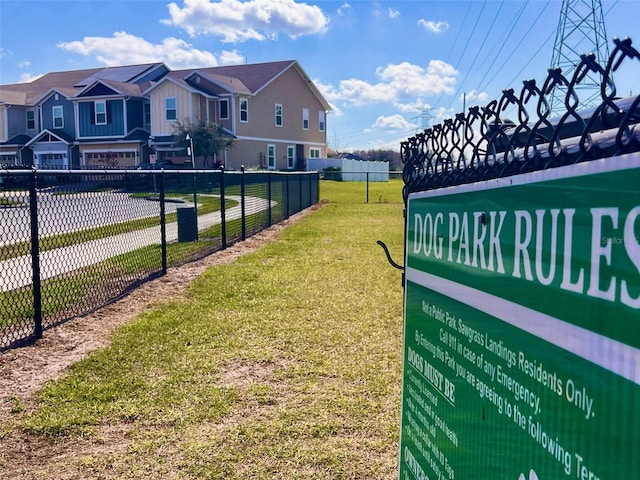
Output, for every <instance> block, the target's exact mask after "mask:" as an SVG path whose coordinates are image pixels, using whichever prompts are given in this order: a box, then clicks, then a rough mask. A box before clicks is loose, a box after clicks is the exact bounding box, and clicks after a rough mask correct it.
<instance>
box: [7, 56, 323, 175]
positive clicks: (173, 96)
mask: <svg viewBox="0 0 640 480" xmlns="http://www.w3.org/2000/svg"><path fill="white" fill-rule="evenodd" d="M329 110H330V106H329V104H328V103H327V102H326V100H325V99H324V98H323V96H322V94H321V93H320V92H319V90H318V89H317V88H316V87H315V85H314V84H313V82H312V81H311V79H310V78H309V77H308V76H307V75H306V73H305V72H304V71H303V70H302V68H301V67H300V65H299V64H298V62H297V61H295V60H289V61H280V62H269V63H261V64H246V65H235V66H223V67H212V68H201V69H190V70H177V71H170V70H169V69H168V68H167V67H166V66H165V65H164V64H162V63H153V64H145V65H130V66H123V67H109V68H95V69H87V70H77V71H69V72H54V73H49V74H47V75H44V76H43V77H40V78H38V79H37V80H34V81H33V82H30V83H24V84H13V85H2V86H0V164H5V165H6V164H9V165H34V166H36V167H39V168H63V169H67V168H132V167H135V166H137V165H139V164H140V163H142V162H146V161H149V160H150V159H151V158H153V159H157V160H158V161H161V160H169V161H172V162H174V163H177V164H182V163H184V162H185V161H188V160H190V159H189V158H188V156H187V151H186V149H185V148H184V146H181V145H177V144H175V139H174V136H173V134H174V132H175V127H176V122H178V121H179V122H186V123H196V122H198V121H200V120H205V121H207V122H214V123H218V124H219V125H222V126H223V127H224V128H225V130H226V131H227V132H228V134H229V135H232V136H233V137H234V138H235V142H234V145H233V147H232V148H230V149H229V150H228V151H225V152H219V153H218V155H217V157H216V158H206V159H205V158H196V159H195V161H196V162H195V163H196V167H199V168H211V167H214V166H217V165H219V164H223V165H224V166H225V167H226V168H232V169H238V168H240V166H241V165H245V166H246V167H255V166H258V167H262V168H268V169H282V170H285V169H294V168H303V166H304V161H305V160H306V159H307V158H318V157H324V156H326V148H327V147H326V129H327V127H326V115H327V113H328V112H329ZM152 154H153V155H154V156H153V157H151V155H152Z"/></svg>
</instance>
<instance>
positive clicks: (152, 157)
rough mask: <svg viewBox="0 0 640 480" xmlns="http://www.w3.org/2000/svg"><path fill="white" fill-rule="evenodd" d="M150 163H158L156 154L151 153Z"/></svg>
mask: <svg viewBox="0 0 640 480" xmlns="http://www.w3.org/2000/svg"><path fill="white" fill-rule="evenodd" d="M149 163H150V164H151V165H154V164H155V163H156V156H155V155H154V154H151V155H149Z"/></svg>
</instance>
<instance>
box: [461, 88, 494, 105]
mask: <svg viewBox="0 0 640 480" xmlns="http://www.w3.org/2000/svg"><path fill="white" fill-rule="evenodd" d="M459 100H460V103H463V102H466V104H467V105H469V103H471V102H475V103H485V102H488V101H489V94H488V93H487V92H478V91H477V90H471V91H470V92H466V93H461V94H460V97H459Z"/></svg>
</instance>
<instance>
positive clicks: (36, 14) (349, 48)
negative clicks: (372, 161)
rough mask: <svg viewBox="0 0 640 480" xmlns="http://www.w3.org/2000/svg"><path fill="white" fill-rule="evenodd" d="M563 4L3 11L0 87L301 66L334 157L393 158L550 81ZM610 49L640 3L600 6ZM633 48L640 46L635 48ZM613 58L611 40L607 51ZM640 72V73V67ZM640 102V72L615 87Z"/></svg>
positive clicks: (59, 1)
mask: <svg viewBox="0 0 640 480" xmlns="http://www.w3.org/2000/svg"><path fill="white" fill-rule="evenodd" d="M561 6H562V2H561V1H560V0H550V1H546V0H528V1H527V0H504V1H499V0H490V1H484V0H473V1H463V0H448V1H447V0H445V1H431V0H414V1H360V0H347V1H313V0H308V1H306V2H301V1H294V0H221V1H219V0H216V1H213V0H174V1H171V2H168V1H166V0H165V1H157V0H124V1H118V0H115V1H114V0H76V1H63V0H47V1H40V0H21V1H16V0H0V84H8V83H18V82H25V81H30V79H33V78H35V77H37V76H39V75H42V74H44V73H47V72H50V71H62V70H74V69H83V68H93V67H97V66H104V65H107V66H114V65H129V64H136V63H149V62H156V61H162V62H165V63H166V64H167V65H168V66H169V67H170V68H175V69H178V68H180V69H182V68H191V67H201V66H215V65H225V64H233V63H257V62H268V61H276V60H289V59H295V60H298V61H299V62H300V64H301V66H302V68H303V69H304V70H305V71H306V72H307V74H308V75H309V76H310V77H311V78H312V79H313V80H314V82H315V83H316V84H317V85H318V87H319V88H320V89H321V91H322V92H323V93H324V95H325V96H326V98H327V100H328V101H329V102H330V103H331V105H332V106H333V108H334V110H333V112H332V113H331V114H330V115H329V117H328V119H327V127H328V130H327V136H328V142H329V145H330V146H331V147H332V148H334V149H337V150H341V151H352V150H355V149H374V148H392V149H394V150H397V149H398V148H399V143H400V141H402V140H404V139H406V138H407V137H410V136H413V135H414V134H415V133H416V132H417V131H419V130H421V129H422V127H423V125H424V122H425V121H428V122H429V123H430V124H434V123H439V122H440V121H441V120H442V119H443V118H445V117H447V116H448V117H451V116H452V115H453V114H455V113H456V112H460V111H462V109H463V99H464V100H465V101H466V106H469V105H473V104H479V105H484V104H486V103H487V102H488V101H490V100H492V99H494V98H498V97H499V95H500V93H501V91H502V90H503V89H505V88H516V90H517V91H519V89H520V87H521V85H522V80H525V79H529V78H535V79H537V80H538V81H540V82H542V81H543V80H544V78H545V77H546V72H547V69H548V68H549V65H550V61H551V56H552V52H553V44H554V39H555V33H556V30H557V26H558V19H559V17H560V10H561ZM602 6H603V11H604V12H605V13H606V15H605V25H606V33H607V37H608V38H609V39H611V38H613V37H614V36H616V37H620V38H623V37H630V38H631V39H632V40H635V41H636V42H637V44H635V47H636V48H639V46H640V34H639V33H640V27H638V19H639V18H640V0H602ZM634 37H635V38H634ZM609 45H610V48H611V42H610V43H609ZM636 63H638V62H636ZM615 80H616V86H617V87H618V91H619V92H621V93H624V94H628V93H629V92H633V93H634V94H637V93H638V90H640V88H638V87H639V84H640V68H637V66H636V68H635V71H631V70H630V71H626V70H624V71H622V72H620V74H619V75H618V76H617V77H616V78H615Z"/></svg>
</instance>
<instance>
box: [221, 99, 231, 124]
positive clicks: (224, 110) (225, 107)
mask: <svg viewBox="0 0 640 480" xmlns="http://www.w3.org/2000/svg"><path fill="white" fill-rule="evenodd" d="M228 118H229V100H220V120H227V119H228Z"/></svg>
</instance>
